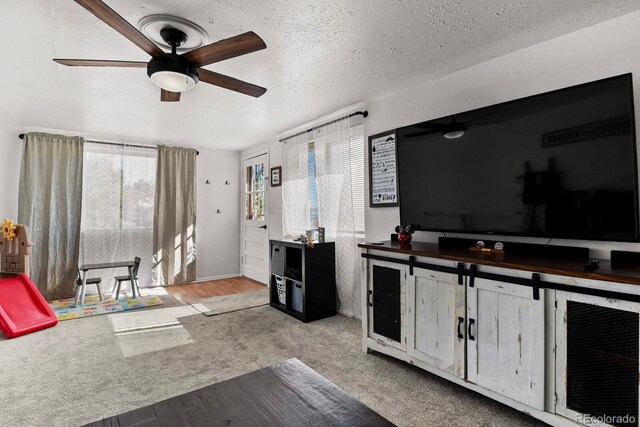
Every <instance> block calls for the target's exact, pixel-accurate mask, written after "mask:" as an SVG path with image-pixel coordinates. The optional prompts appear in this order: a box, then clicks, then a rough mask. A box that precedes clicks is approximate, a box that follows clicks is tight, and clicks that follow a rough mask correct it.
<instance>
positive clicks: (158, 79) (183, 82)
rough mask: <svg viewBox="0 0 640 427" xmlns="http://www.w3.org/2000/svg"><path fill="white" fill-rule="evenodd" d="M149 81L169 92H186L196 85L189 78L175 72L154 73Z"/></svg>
mask: <svg viewBox="0 0 640 427" xmlns="http://www.w3.org/2000/svg"><path fill="white" fill-rule="evenodd" d="M151 81H152V82H153V83H154V84H155V85H156V86H158V87H160V88H162V89H164V90H168V91H169V92H186V91H188V90H189V89H192V88H193V87H194V86H195V85H196V83H197V82H196V81H195V80H194V79H193V78H192V77H191V76H189V75H187V74H182V73H177V72H175V71H156V72H155V73H153V74H152V75H151Z"/></svg>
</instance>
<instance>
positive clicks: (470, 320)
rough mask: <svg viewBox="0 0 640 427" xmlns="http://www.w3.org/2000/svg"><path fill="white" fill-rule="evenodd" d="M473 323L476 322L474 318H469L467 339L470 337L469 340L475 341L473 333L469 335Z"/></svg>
mask: <svg viewBox="0 0 640 427" xmlns="http://www.w3.org/2000/svg"><path fill="white" fill-rule="evenodd" d="M474 323H476V321H475V319H469V331H468V333H469V339H470V340H471V341H475V339H476V338H475V337H474V336H473V335H471V326H472V325H473V324H474Z"/></svg>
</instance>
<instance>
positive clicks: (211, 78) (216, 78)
mask: <svg viewBox="0 0 640 427" xmlns="http://www.w3.org/2000/svg"><path fill="white" fill-rule="evenodd" d="M198 72H199V73H200V81H201V82H205V83H209V84H211V85H214V86H219V87H221V88H224V89H229V90H233V91H235V92H240V93H244V94H245V95H250V96H253V97H255V98H259V97H260V96H262V95H264V93H265V92H266V91H267V89H265V88H263V87H260V86H256V85H254V84H251V83H247V82H243V81H242V80H238V79H234V78H233V77H229V76H225V75H224V74H218V73H214V72H213V71H209V70H205V69H204V68H199V69H198Z"/></svg>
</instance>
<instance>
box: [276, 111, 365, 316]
mask: <svg viewBox="0 0 640 427" xmlns="http://www.w3.org/2000/svg"><path fill="white" fill-rule="evenodd" d="M351 135H352V132H351V122H350V120H349V119H348V118H345V119H340V120H337V121H335V122H332V123H329V124H327V125H325V126H322V127H320V128H318V129H316V130H314V131H312V132H307V133H305V134H302V135H299V136H296V137H293V138H290V139H288V140H286V141H285V147H284V164H283V171H282V172H283V176H284V181H283V190H282V197H283V203H282V210H283V229H284V233H285V235H290V236H295V235H297V234H301V233H304V232H305V230H307V229H310V228H315V227H318V226H319V227H324V228H325V233H326V240H327V241H334V242H335V244H336V284H337V290H338V311H339V312H340V313H341V314H343V315H346V316H358V315H359V314H360V286H359V280H358V248H357V240H356V232H355V219H354V206H353V203H354V202H353V200H354V197H353V186H352V153H351V151H352V138H351ZM362 167H364V165H362ZM356 199H358V198H356Z"/></svg>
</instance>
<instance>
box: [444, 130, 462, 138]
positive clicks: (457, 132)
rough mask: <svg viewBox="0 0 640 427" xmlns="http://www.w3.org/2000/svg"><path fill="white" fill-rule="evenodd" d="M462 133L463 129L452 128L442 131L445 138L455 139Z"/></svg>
mask: <svg viewBox="0 0 640 427" xmlns="http://www.w3.org/2000/svg"><path fill="white" fill-rule="evenodd" d="M462 135H464V131H463V130H454V131H451V132H446V133H443V136H444V137H445V138H447V139H457V138H460V137H461V136H462Z"/></svg>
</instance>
